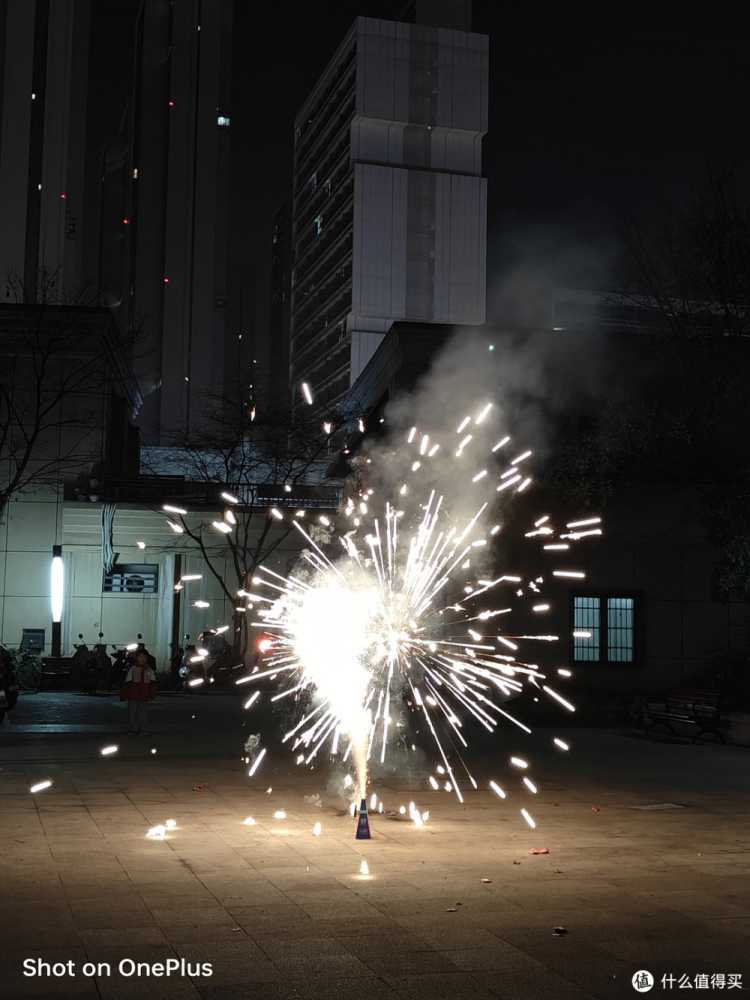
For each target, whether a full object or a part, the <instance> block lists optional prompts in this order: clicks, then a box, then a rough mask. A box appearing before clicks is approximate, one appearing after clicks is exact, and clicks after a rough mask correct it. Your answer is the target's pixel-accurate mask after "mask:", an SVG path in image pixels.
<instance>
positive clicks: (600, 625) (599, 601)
mask: <svg viewBox="0 0 750 1000" xmlns="http://www.w3.org/2000/svg"><path fill="white" fill-rule="evenodd" d="M636 606H637V602H636V598H635V597H634V596H619V595H618V596H609V595H604V594H578V595H575V596H574V597H573V633H574V634H573V659H574V661H575V662H576V663H633V662H634V660H635V634H636V633H635V613H636Z"/></svg>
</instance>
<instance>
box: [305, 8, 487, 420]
mask: <svg viewBox="0 0 750 1000" xmlns="http://www.w3.org/2000/svg"><path fill="white" fill-rule="evenodd" d="M487 89H488V39H487V38H486V36H483V35H478V34H473V33H471V32H467V31H459V30H454V29H446V28H440V27H435V26H433V25H425V24H408V23H401V22H393V21H382V20H376V19H373V18H362V17H360V18H357V20H356V21H355V22H354V25H353V26H352V29H351V30H350V32H349V33H348V35H347V36H346V38H345V39H344V41H343V42H342V43H341V45H340V46H339V48H338V50H337V51H336V53H335V55H334V57H333V59H332V60H331V62H330V63H329V64H328V66H327V68H326V70H325V72H324V73H323V75H322V76H321V78H320V80H319V81H318V83H317V85H316V87H315V88H314V90H313V91H312V93H311V94H310V96H309V97H308V99H307V100H306V102H305V104H304V105H303V107H302V109H301V111H300V113H299V115H298V116H297V119H296V123H295V161H294V191H293V230H292V245H293V266H294V270H293V286H292V310H291V350H290V376H291V382H292V386H293V388H294V387H295V386H297V385H299V383H300V382H302V381H308V382H310V384H311V385H312V386H313V387H314V390H315V393H316V400H317V402H318V403H319V404H320V405H322V406H333V405H335V404H336V402H338V401H339V400H340V399H341V398H342V397H343V396H344V394H345V393H346V391H347V390H348V389H349V387H350V385H351V384H352V383H353V382H354V380H355V379H356V378H357V376H358V375H359V373H360V372H361V371H362V370H363V368H364V367H365V365H366V364H367V362H368V360H369V359H370V358H371V357H372V355H373V354H374V352H375V350H376V349H377V346H378V344H379V343H380V342H381V340H382V338H383V336H384V335H385V333H386V332H387V331H388V329H389V328H390V326H391V325H392V323H394V322H395V321H397V320H410V321H414V322H422V323H424V322H427V323H441V324H445V323H451V324H477V323H482V322H483V321H484V318H485V260H486V182H485V180H484V178H483V177H482V176H481V142H482V137H483V136H484V134H485V132H486V128H487Z"/></svg>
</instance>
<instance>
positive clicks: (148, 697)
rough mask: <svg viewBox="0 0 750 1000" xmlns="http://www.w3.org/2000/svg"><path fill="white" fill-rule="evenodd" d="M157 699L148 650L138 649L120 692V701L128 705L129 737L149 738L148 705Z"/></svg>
mask: <svg viewBox="0 0 750 1000" xmlns="http://www.w3.org/2000/svg"><path fill="white" fill-rule="evenodd" d="M155 697H156V674H155V673H154V671H153V670H152V669H151V666H150V664H149V658H148V653H147V652H146V650H145V649H138V650H136V653H135V657H134V662H133V665H132V666H131V667H130V669H129V670H128V672H127V674H126V675H125V683H124V684H123V686H122V690H121V691H120V700H121V701H127V703H128V719H129V721H130V729H129V730H128V735H129V736H148V732H147V730H146V722H147V720H148V703H149V702H150V701H153V699H154V698H155Z"/></svg>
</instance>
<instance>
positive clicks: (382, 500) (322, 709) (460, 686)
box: [237, 388, 602, 827]
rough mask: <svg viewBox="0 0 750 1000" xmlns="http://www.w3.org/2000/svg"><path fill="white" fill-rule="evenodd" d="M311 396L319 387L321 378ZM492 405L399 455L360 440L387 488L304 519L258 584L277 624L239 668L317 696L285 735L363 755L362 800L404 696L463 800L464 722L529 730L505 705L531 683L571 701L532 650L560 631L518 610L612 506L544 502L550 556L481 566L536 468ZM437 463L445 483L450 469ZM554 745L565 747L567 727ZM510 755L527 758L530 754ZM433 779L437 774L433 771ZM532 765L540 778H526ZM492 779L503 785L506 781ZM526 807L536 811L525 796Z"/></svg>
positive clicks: (268, 615) (258, 595) (354, 757)
mask: <svg viewBox="0 0 750 1000" xmlns="http://www.w3.org/2000/svg"><path fill="white" fill-rule="evenodd" d="M308 396H309V397H310V398H308ZM305 398H306V400H307V401H308V402H311V399H312V397H311V394H310V391H309V388H308V391H307V393H306V395H305ZM492 410H493V407H492V404H491V403H484V404H482V405H480V406H478V408H477V410H476V412H474V413H472V414H468V415H466V416H465V417H464V418H463V419H462V420H461V421H460V422H459V423H458V424H457V425H456V426H455V428H454V430H453V431H451V432H449V433H448V434H447V435H444V436H443V439H442V440H441V439H439V438H436V437H435V438H433V437H431V436H430V433H429V432H428V430H427V429H421V428H419V427H416V426H415V427H412V428H411V429H410V430H409V431H408V432H407V433H405V435H404V436H403V439H402V444H401V445H400V446H399V447H397V448H396V449H395V450H394V451H391V452H390V453H388V454H387V455H382V454H381V455H380V456H378V454H377V452H376V453H375V458H370V457H367V456H362V457H361V458H360V459H359V462H360V465H359V468H360V470H361V471H362V472H363V478H365V479H369V480H371V481H374V482H378V480H380V481H381V482H383V481H387V482H388V486H387V487H386V488H385V490H378V491H376V490H375V489H374V488H373V487H370V486H368V485H367V482H365V483H364V484H363V485H362V486H361V487H360V488H359V489H358V491H357V492H356V494H355V495H352V496H350V497H349V498H348V499H347V500H346V504H345V507H344V509H343V511H342V513H341V514H340V516H339V518H338V519H337V520H338V522H339V523H338V524H336V525H333V524H332V523H331V521H330V519H329V518H328V517H326V516H325V515H322V516H321V517H320V519H319V520H320V525H321V526H322V528H324V529H326V532H327V533H328V535H327V541H322V540H321V539H320V537H319V535H318V533H316V532H313V531H308V530H306V529H305V528H304V527H303V526H302V524H301V523H300V521H299V520H298V519H294V520H293V524H294V528H295V529H296V530H297V531H298V532H300V534H301V535H302V536H303V537H304V539H305V542H306V545H307V547H306V549H305V550H304V552H303V560H304V561H303V562H302V563H301V565H300V567H299V569H297V570H295V571H294V572H292V573H290V575H288V576H286V577H284V576H281V575H279V574H278V573H276V572H275V571H273V570H271V569H269V568H268V567H262V568H260V569H259V570H258V572H257V574H256V575H255V577H254V579H253V590H252V592H249V593H248V594H247V600H248V606H249V607H251V608H253V610H254V611H255V613H256V617H255V619H254V621H253V626H254V627H255V628H257V629H260V630H262V631H263V632H264V633H265V634H266V635H269V636H273V638H272V640H271V641H270V642H267V643H266V644H265V645H266V647H267V648H266V649H265V654H264V660H263V662H262V663H261V664H260V665H259V666H257V667H256V668H255V670H254V671H253V672H252V673H251V674H249V675H247V676H245V677H241V678H240V679H239V680H238V681H237V683H238V684H254V683H256V682H257V681H260V680H261V679H264V678H272V679H274V680H275V681H277V682H278V684H279V690H278V691H277V693H275V694H274V695H273V696H272V700H273V701H281V700H283V699H287V698H295V699H300V698H302V697H304V696H306V695H307V696H310V697H309V699H308V701H309V705H310V707H309V708H308V710H307V711H306V712H305V713H304V715H303V717H302V718H301V719H300V721H299V722H297V723H296V725H294V726H293V727H292V728H291V729H290V730H289V731H288V732H287V733H286V734H285V736H284V742H285V743H288V744H289V745H290V747H291V749H292V750H293V751H294V752H295V753H296V754H297V755H298V756H297V759H298V761H304V762H305V763H307V764H311V763H312V762H313V761H315V759H316V758H317V757H318V755H319V754H320V753H321V751H325V752H330V753H331V754H333V755H338V756H340V757H341V758H343V760H344V761H348V760H350V759H351V761H352V762H353V764H354V767H355V769H356V773H357V779H358V781H357V787H356V789H355V791H356V797H357V800H358V801H359V800H360V799H363V798H364V797H365V794H366V793H365V788H366V784H367V773H368V766H369V763H370V762H372V761H379V762H381V763H384V762H386V761H387V759H388V756H389V753H391V752H392V751H393V743H394V740H395V738H396V734H397V731H398V729H397V725H395V724H394V720H395V719H396V718H398V716H399V715H400V713H401V711H402V708H403V707H404V706H406V707H407V708H409V709H410V710H411V711H413V712H416V713H418V714H419V716H421V720H422V722H423V723H424V726H423V729H424V731H426V732H427V733H428V734H429V738H430V740H431V742H432V745H433V750H434V752H435V753H436V754H437V757H438V758H439V760H440V762H441V763H440V764H439V765H438V766H437V768H436V770H437V772H438V773H439V774H440V775H443V776H444V778H445V781H444V783H443V787H445V788H446V790H449V791H452V792H453V793H454V794H455V795H456V796H457V798H458V800H459V801H463V798H464V792H465V790H466V788H467V787H472V788H474V789H476V788H477V781H476V780H475V778H474V776H473V775H472V773H471V770H470V767H469V764H468V761H467V757H466V750H467V749H468V735H467V728H470V726H469V727H467V726H466V723H467V722H473V723H475V724H476V725H478V726H481V727H483V728H484V729H485V730H486V731H488V732H490V733H493V732H495V731H496V730H497V728H498V727H499V726H511V727H515V728H517V729H518V730H520V731H522V732H523V733H524V734H530V733H531V729H530V727H529V726H527V725H526V723H525V722H524V721H523V720H522V719H520V718H518V717H517V716H516V715H515V714H513V713H512V712H511V711H509V710H508V709H507V708H506V707H504V706H505V705H506V704H507V703H508V702H509V701H510V700H511V699H513V698H515V697H517V696H518V695H519V694H521V693H522V692H523V691H524V690H525V689H527V688H533V689H534V691H535V692H536V693H538V695H539V696H540V697H541V696H542V695H543V696H545V697H548V698H550V699H552V700H553V701H554V702H556V703H557V704H558V705H560V706H561V707H562V708H564V709H567V710H568V711H574V706H573V705H572V704H571V702H570V701H569V700H568V699H567V698H566V697H564V696H563V695H562V694H561V693H560V692H559V691H558V690H557V689H556V687H554V686H553V684H552V683H550V679H549V677H548V671H546V670H545V669H543V668H541V667H540V666H539V665H538V664H536V663H534V662H532V654H531V653H530V652H528V651H529V650H533V648H534V647H533V644H534V643H540V642H554V641H555V640H557V639H558V638H559V637H558V636H554V635H546V634H528V633H526V632H523V633H521V634H518V633H516V632H514V630H513V627H512V620H513V617H512V616H513V612H514V610H516V609H522V610H523V611H524V613H527V612H529V611H531V612H532V613H535V614H539V613H543V612H544V611H547V610H549V607H550V605H549V603H547V602H546V601H545V599H544V590H545V586H546V585H547V584H549V583H550V582H555V581H558V580H560V579H565V578H568V579H583V578H584V576H585V574H584V572H583V571H582V570H581V569H579V568H577V567H575V566H573V567H571V566H570V565H569V564H568V563H567V562H566V563H565V564H564V565H561V564H560V563H559V562H558V560H559V559H560V558H561V557H563V558H567V556H568V555H569V554H570V550H571V548H572V546H573V545H574V544H575V543H576V542H577V541H579V540H580V539H583V538H589V537H591V536H595V535H601V533H602V527H601V519H600V518H599V517H585V518H582V519H579V520H574V521H568V522H567V523H565V524H564V526H560V527H557V526H555V525H554V524H553V522H552V518H551V517H550V516H549V515H545V514H541V515H540V516H538V517H536V518H535V519H534V520H533V522H532V523H531V524H530V525H528V530H526V531H525V532H524V534H525V536H526V538H527V539H529V540H530V541H531V543H532V544H533V543H537V544H538V545H539V546H540V548H541V550H542V553H543V554H544V556H545V557H546V558H547V559H548V561H549V570H548V571H547V572H544V573H543V574H541V575H537V576H535V577H534V578H529V577H527V576H525V575H524V574H523V573H521V572H518V571H515V570H509V571H508V572H503V573H501V574H500V575H491V574H489V573H486V572H483V567H484V566H485V565H488V564H490V563H491V561H492V560H491V559H490V558H488V550H489V548H490V546H491V545H492V543H493V541H494V537H495V536H496V535H498V534H499V533H500V532H501V531H502V524H501V523H495V521H496V518H497V517H498V516H500V515H503V514H504V512H505V510H506V508H507V504H508V502H509V500H510V498H511V497H512V496H513V495H518V494H520V493H524V492H525V491H526V490H527V489H528V487H529V486H530V485H531V482H532V478H531V476H530V475H529V474H528V472H527V466H528V460H529V459H530V458H531V455H532V453H531V451H530V450H520V451H514V449H513V445H512V442H511V438H510V437H509V436H508V435H502V436H500V437H499V438H495V437H492V438H490V437H489V434H490V433H491V429H490V428H491V426H492V424H493V421H492V420H488V419H487V418H488V417H489V416H490V414H491V413H492ZM359 426H360V430H362V429H363V426H362V421H360V422H359ZM324 430H325V431H326V432H328V431H329V430H330V428H329V427H325V428H324ZM446 460H448V461H449V462H450V463H451V473H452V475H451V477H449V478H452V481H453V484H454V485H453V488H452V490H451V493H453V495H448V494H447V491H446V490H445V489H444V488H443V489H442V491H439V490H438V489H437V488H435V486H434V479H435V478H436V477H435V476H433V475H432V473H431V467H432V464H433V463H437V462H439V463H440V464H441V468H443V469H444V468H445V462H446ZM379 463H380V464H381V465H384V469H379V468H378V464H379ZM385 469H387V475H386V474H385ZM440 479H441V480H442V483H443V486H444V484H445V479H446V477H445V475H441V476H440ZM379 494H380V495H379ZM467 503H468V504H470V507H468V508H467ZM467 509H468V510H469V513H468V514H465V513H464V512H465V511H466V510H467ZM280 516H282V515H280ZM557 673H559V674H560V675H561V676H562V677H566V676H569V671H567V670H565V669H564V668H560V669H559V670H558V671H557ZM255 700H256V699H250V700H249V701H248V704H250V703H253V702H254V701H255ZM555 745H556V746H557V747H558V748H559V749H563V750H564V749H567V744H566V743H565V742H564V741H563V740H560V739H559V738H557V737H555ZM258 763H259V760H258V759H256V762H255V764H254V767H253V770H254V769H255V767H256V766H257V764H258ZM510 763H511V765H513V766H515V767H518V768H520V769H525V768H526V767H527V763H526V761H525V760H523V759H521V758H516V757H514V758H511V761H510ZM429 780H430V784H431V786H432V787H433V788H437V787H440V786H439V784H438V781H437V779H436V778H435V776H434V775H430V777H429ZM523 780H524V784H525V785H526V788H527V790H528V791H531V792H532V793H533V792H536V786H535V785H534V783H533V782H532V781H531V779H530V778H528V777H525V778H524V779H523ZM490 787H491V788H492V790H493V791H494V792H495V793H496V794H497V795H499V796H500V797H501V798H505V797H506V792H505V790H504V789H503V788H502V787H501V786H500V785H498V784H497V783H496V782H495V781H492V782H491V783H490ZM413 812H414V810H412V813H413ZM521 815H522V816H523V818H524V820H525V821H526V822H527V823H528V825H530V826H532V827H533V826H534V825H535V821H534V819H533V817H532V816H531V814H530V813H529V812H528V811H527V810H525V809H522V810H521ZM412 818H414V816H412Z"/></svg>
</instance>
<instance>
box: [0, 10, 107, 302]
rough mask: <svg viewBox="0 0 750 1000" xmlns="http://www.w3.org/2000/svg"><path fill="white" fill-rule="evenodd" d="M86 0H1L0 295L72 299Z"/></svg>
mask: <svg viewBox="0 0 750 1000" xmlns="http://www.w3.org/2000/svg"><path fill="white" fill-rule="evenodd" d="M89 29H90V4H89V0H76V2H75V3H72V2H70V0H2V2H0V219H2V222H1V223H0V296H1V297H2V300H3V301H8V300H17V299H18V298H21V299H22V300H23V301H25V302H28V303H32V302H37V301H39V300H40V299H46V300H52V301H55V302H65V301H68V302H70V301H74V300H77V299H79V298H80V297H81V296H82V294H83V293H84V292H85V289H84V288H83V285H82V283H83V276H82V270H81V260H82V229H83V206H84V192H83V186H84V160H85V149H86V98H87V87H88V84H87V74H88V46H89Z"/></svg>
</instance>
